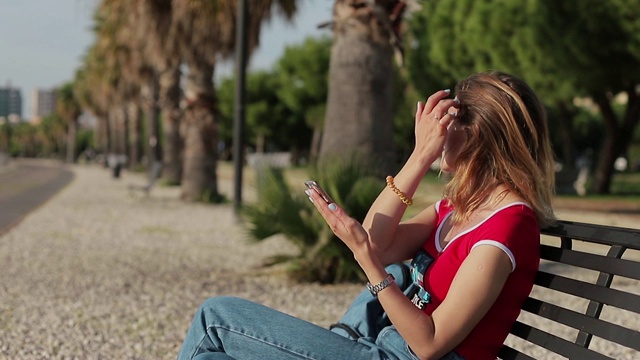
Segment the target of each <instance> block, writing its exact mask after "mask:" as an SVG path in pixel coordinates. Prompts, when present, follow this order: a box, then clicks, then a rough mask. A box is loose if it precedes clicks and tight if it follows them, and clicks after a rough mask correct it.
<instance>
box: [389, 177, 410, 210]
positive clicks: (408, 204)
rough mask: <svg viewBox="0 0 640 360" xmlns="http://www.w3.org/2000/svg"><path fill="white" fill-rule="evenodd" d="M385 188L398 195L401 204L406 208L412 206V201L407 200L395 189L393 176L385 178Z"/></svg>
mask: <svg viewBox="0 0 640 360" xmlns="http://www.w3.org/2000/svg"><path fill="white" fill-rule="evenodd" d="M387 186H388V187H389V188H390V189H391V190H393V192H394V193H396V194H398V196H399V197H400V200H401V201H402V203H403V204H405V205H407V206H411V205H413V199H411V198H408V197H407V196H406V195H405V194H404V193H403V192H402V191H400V189H398V188H397V187H396V184H394V182H393V176H387Z"/></svg>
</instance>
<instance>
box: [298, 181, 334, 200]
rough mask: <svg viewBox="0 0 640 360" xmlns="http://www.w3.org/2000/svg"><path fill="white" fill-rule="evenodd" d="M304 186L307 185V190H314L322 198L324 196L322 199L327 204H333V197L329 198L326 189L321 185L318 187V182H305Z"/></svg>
mask: <svg viewBox="0 0 640 360" xmlns="http://www.w3.org/2000/svg"><path fill="white" fill-rule="evenodd" d="M304 184H305V185H306V187H307V188H309V189H311V190H314V191H315V192H317V193H318V194H320V196H322V198H323V199H324V201H326V203H327V204H333V199H331V196H329V194H327V192H326V191H324V189H323V188H322V187H320V185H318V183H317V182H315V181H313V180H307V181H305V182H304Z"/></svg>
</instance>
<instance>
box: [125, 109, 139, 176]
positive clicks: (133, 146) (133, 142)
mask: <svg viewBox="0 0 640 360" xmlns="http://www.w3.org/2000/svg"><path fill="white" fill-rule="evenodd" d="M140 115H141V111H140V106H138V104H137V103H136V102H135V101H131V102H129V105H128V107H127V116H128V118H129V165H130V166H131V167H132V168H136V167H138V165H140V162H141V160H142V153H143V145H142V143H143V141H142V140H143V134H142V119H141V116H140Z"/></svg>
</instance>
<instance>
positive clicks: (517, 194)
mask: <svg viewBox="0 0 640 360" xmlns="http://www.w3.org/2000/svg"><path fill="white" fill-rule="evenodd" d="M455 93H456V97H455V98H453V99H451V97H450V95H451V94H450V91H449V90H442V91H438V92H436V93H435V94H433V95H432V96H430V97H429V99H428V100H427V101H426V103H425V104H422V103H418V106H417V110H416V116H415V118H416V123H415V134H416V145H415V148H414V151H413V153H412V154H411V156H410V157H409V159H408V160H407V162H406V163H405V164H404V166H403V167H402V169H401V170H400V172H399V173H398V174H397V175H396V176H395V177H391V176H389V177H387V186H386V187H385V189H384V190H383V191H382V192H381V193H380V195H379V196H378V198H377V199H376V201H375V202H374V203H373V205H372V207H371V209H370V210H369V213H368V214H367V217H366V218H365V220H364V222H363V224H359V223H358V222H357V221H355V220H354V219H353V218H351V217H349V216H348V215H347V214H346V213H345V212H344V211H343V210H342V209H341V208H340V207H339V206H337V205H336V204H334V203H332V204H327V203H326V202H325V201H323V199H322V197H321V196H320V194H318V193H317V192H316V191H312V190H307V194H308V195H309V198H310V199H311V201H312V202H313V203H314V204H315V206H316V208H317V209H318V211H319V212H320V213H321V214H322V216H323V217H324V218H325V220H326V221H327V223H328V224H329V226H330V227H331V229H332V231H333V232H334V233H335V234H336V235H337V236H338V237H339V238H340V239H341V240H342V241H343V242H344V243H345V244H346V245H347V246H348V247H349V248H350V249H351V251H352V252H353V254H354V256H355V258H356V260H357V261H358V263H359V264H360V266H361V267H362V269H363V271H364V273H365V274H366V276H367V278H368V279H369V284H368V288H369V290H370V291H371V295H366V294H364V295H365V296H369V300H368V301H376V302H379V305H381V306H382V308H383V309H384V311H385V316H387V317H388V319H389V320H390V325H389V326H385V327H383V328H382V329H379V330H376V331H375V332H374V333H373V334H369V335H368V336H366V337H362V338H360V339H359V340H358V341H353V340H350V339H348V338H347V337H342V336H340V335H337V332H331V331H328V330H326V329H322V328H320V327H317V326H315V325H313V324H310V323H307V322H304V321H302V320H299V319H296V318H293V317H290V316H288V315H285V314H281V313H279V312H277V311H275V310H272V309H269V308H265V307H263V306H261V305H257V304H253V303H250V302H247V301H244V300H240V299H234V298H215V299H210V300H209V301H208V302H206V303H205V304H203V306H202V307H201V308H200V310H199V311H198V313H197V314H196V317H195V319H194V322H193V324H192V326H191V329H190V330H189V334H188V335H187V339H186V340H185V343H184V345H183V348H182V350H181V352H180V356H179V358H180V359H191V358H194V359H230V358H237V359H253V358H255V359H289V358H291V359H300V358H303V359H439V358H446V359H467V360H470V359H495V357H496V356H497V353H498V351H499V349H500V347H501V346H502V343H503V341H504V339H505V338H506V336H507V334H508V332H509V330H510V328H511V326H512V324H513V323H514V321H515V320H516V318H517V316H518V314H519V311H520V307H521V306H522V303H523V302H524V300H525V299H526V297H527V296H528V294H529V292H530V291H531V288H532V286H533V279H534V276H535V273H536V271H537V268H538V263H539V244H540V232H539V227H540V226H541V225H549V224H551V223H553V222H554V220H555V217H554V215H553V210H552V208H551V194H552V190H553V183H554V176H553V175H554V170H553V156H552V152H551V147H550V144H549V137H548V130H547V124H546V115H545V112H544V109H543V107H542V105H541V104H540V101H539V100H538V98H537V97H536V95H535V94H534V93H533V91H532V90H531V89H530V88H529V87H528V86H527V85H526V84H525V83H524V82H522V81H521V80H519V79H518V78H516V77H513V76H511V75H507V74H503V73H480V74H475V75H472V76H470V77H469V78H467V79H465V80H463V81H462V82H460V83H459V84H458V85H457V87H456V91H455ZM438 157H441V164H440V167H441V170H442V171H443V172H446V173H450V175H451V179H450V180H449V182H448V183H447V184H446V186H445V191H444V197H443V199H442V200H441V201H438V202H437V203H436V204H434V205H431V206H429V207H427V208H426V209H424V210H422V211H421V212H419V213H418V214H417V215H416V216H414V217H412V218H410V219H408V220H405V221H402V217H403V215H404V213H405V210H406V208H407V206H410V205H411V204H412V199H411V198H412V196H413V194H414V193H415V191H416V189H417V187H418V185H419V183H420V180H421V179H422V178H423V176H424V175H425V174H426V172H427V171H428V169H429V167H430V165H431V164H432V163H433V162H434V161H436V160H437V159H438ZM417 254H419V255H417ZM411 258H414V264H413V265H414V280H415V283H416V284H415V285H416V286H417V287H418V288H419V291H417V292H415V294H414V295H413V297H411V298H409V297H407V295H406V294H405V293H403V289H401V288H400V287H399V286H398V284H397V283H396V282H395V281H394V277H393V276H390V274H388V273H387V270H388V269H389V267H385V266H387V265H389V264H393V263H397V262H401V261H405V260H408V259H411ZM416 259H422V260H424V259H426V260H427V261H426V262H423V261H422V260H420V261H419V262H421V263H420V264H416ZM371 284H374V285H371ZM361 296H363V295H361ZM376 297H377V300H371V299H374V298H376ZM347 325H349V324H347Z"/></svg>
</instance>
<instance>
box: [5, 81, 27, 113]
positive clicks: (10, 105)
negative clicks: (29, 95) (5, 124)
mask: <svg viewBox="0 0 640 360" xmlns="http://www.w3.org/2000/svg"><path fill="white" fill-rule="evenodd" d="M9 115H14V116H12V118H13V117H15V116H18V117H19V118H22V93H21V92H20V89H18V88H14V87H12V86H11V84H7V86H5V87H0V117H4V118H9Z"/></svg>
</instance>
